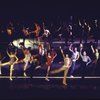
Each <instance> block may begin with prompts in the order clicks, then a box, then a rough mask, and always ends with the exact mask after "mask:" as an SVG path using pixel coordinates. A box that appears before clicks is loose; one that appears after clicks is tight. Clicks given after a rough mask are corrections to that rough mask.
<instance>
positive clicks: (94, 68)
mask: <svg viewBox="0 0 100 100" xmlns="http://www.w3.org/2000/svg"><path fill="white" fill-rule="evenodd" d="M91 49H92V52H93V54H94V56H95V59H94V60H93V62H92V64H93V74H95V71H96V67H97V64H98V59H99V51H98V49H97V48H95V49H94V48H93V45H91Z"/></svg>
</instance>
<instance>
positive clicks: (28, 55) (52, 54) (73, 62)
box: [0, 41, 99, 85]
mask: <svg viewBox="0 0 100 100" xmlns="http://www.w3.org/2000/svg"><path fill="white" fill-rule="evenodd" d="M48 45H49V48H48V49H47V48H46V47H45V46H44V44H43V43H41V42H40V41H38V49H37V50H36V51H37V53H34V51H33V52H32V51H31V50H30V48H25V46H23V45H21V44H20V47H21V49H20V50H22V52H23V54H24V57H23V59H19V57H18V50H16V49H15V50H13V51H11V50H7V51H6V53H7V55H8V57H9V58H10V60H9V61H8V62H2V57H0V74H2V73H1V68H2V67H3V66H6V65H9V66H10V74H9V75H10V77H9V78H10V80H11V81H12V80H13V79H12V76H13V70H14V67H15V64H19V63H24V66H23V75H24V76H25V77H26V76H27V73H26V71H27V69H28V67H29V64H30V65H31V67H34V69H35V71H36V70H37V69H38V68H43V67H45V68H46V69H47V70H46V75H45V80H46V81H50V79H49V75H52V74H56V73H60V72H64V76H63V80H62V84H63V85H67V76H68V74H69V75H70V76H71V77H72V76H73V77H74V71H75V69H76V66H77V62H78V63H79V64H80V67H81V68H82V78H84V76H85V73H86V71H87V68H88V66H91V65H92V66H93V72H92V73H93V74H95V70H96V68H97V64H98V61H99V50H98V48H97V47H94V45H93V44H91V45H90V47H87V49H90V50H91V53H92V54H93V56H94V58H92V56H91V55H89V54H88V53H87V50H86V47H85V46H86V45H85V44H82V43H80V45H79V48H78V47H77V46H74V44H70V45H69V46H68V47H67V50H68V51H69V52H71V56H70V54H69V53H68V52H67V53H66V54H65V53H64V49H62V47H61V46H60V47H59V48H58V50H60V53H61V54H62V57H63V63H64V64H63V65H62V66H61V67H57V68H55V69H53V70H52V67H54V66H53V62H54V59H55V58H56V57H57V58H58V57H59V55H58V53H57V51H56V50H55V49H54V48H52V47H51V45H50V44H48ZM59 59H62V58H59ZM80 59H81V61H79V60H80ZM58 64H59V63H58ZM31 72H32V71H31ZM33 74H34V73H33Z"/></svg>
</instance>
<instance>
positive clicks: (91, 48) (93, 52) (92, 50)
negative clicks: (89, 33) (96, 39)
mask: <svg viewBox="0 0 100 100" xmlns="http://www.w3.org/2000/svg"><path fill="white" fill-rule="evenodd" d="M91 49H92V52H93V53H95V51H94V48H93V45H91Z"/></svg>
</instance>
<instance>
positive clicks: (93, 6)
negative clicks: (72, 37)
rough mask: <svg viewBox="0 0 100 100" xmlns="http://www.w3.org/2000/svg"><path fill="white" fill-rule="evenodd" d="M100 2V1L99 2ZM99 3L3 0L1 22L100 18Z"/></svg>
mask: <svg viewBox="0 0 100 100" xmlns="http://www.w3.org/2000/svg"><path fill="white" fill-rule="evenodd" d="M98 1H99V0H98ZM98 1H95V0H94V1H92V0H60V1H59V0H2V1H0V20H1V21H3V20H9V19H12V20H33V19H36V20H38V19H40V20H41V19H43V18H52V17H54V16H58V15H60V16H63V17H66V16H69V15H72V16H75V17H88V18H91V17H99V15H100V6H99V2H98Z"/></svg>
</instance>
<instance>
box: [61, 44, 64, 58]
mask: <svg viewBox="0 0 100 100" xmlns="http://www.w3.org/2000/svg"><path fill="white" fill-rule="evenodd" d="M60 50H61V53H62V56H63V58H65V55H64V52H63V50H62V48H61V46H60Z"/></svg>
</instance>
